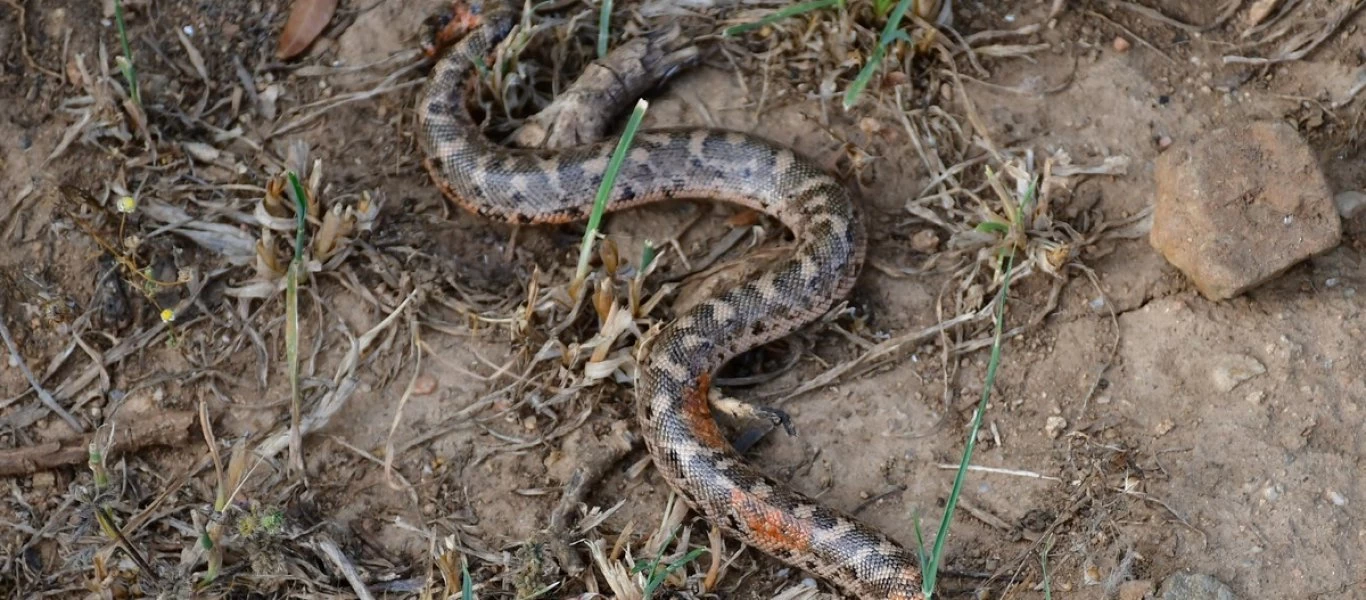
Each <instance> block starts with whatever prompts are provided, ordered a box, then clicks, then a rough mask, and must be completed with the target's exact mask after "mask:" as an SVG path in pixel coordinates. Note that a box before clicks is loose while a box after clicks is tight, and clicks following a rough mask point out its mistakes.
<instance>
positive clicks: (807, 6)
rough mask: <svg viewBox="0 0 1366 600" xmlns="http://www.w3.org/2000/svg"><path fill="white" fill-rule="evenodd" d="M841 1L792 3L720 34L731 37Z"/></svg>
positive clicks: (728, 28) (823, 0)
mask: <svg viewBox="0 0 1366 600" xmlns="http://www.w3.org/2000/svg"><path fill="white" fill-rule="evenodd" d="M843 3H844V2H843V0H812V1H811V2H803V3H801V4H794V5H792V6H789V7H787V8H782V9H779V10H777V11H774V13H773V14H770V15H768V16H766V17H764V18H762V19H759V20H758V21H753V22H750V23H741V24H739V25H733V26H731V27H727V28H726V29H725V31H724V32H722V33H721V35H722V36H723V37H731V36H733V35H738V34H741V33H744V32H746V31H753V30H755V29H759V28H761V27H763V26H765V25H770V24H773V23H775V22H778V21H781V20H783V19H786V18H788V17H795V16H797V15H800V14H802V13H808V12H811V11H813V10H820V9H822V8H828V7H831V6H835V5H836V4H841V5H842V4H843Z"/></svg>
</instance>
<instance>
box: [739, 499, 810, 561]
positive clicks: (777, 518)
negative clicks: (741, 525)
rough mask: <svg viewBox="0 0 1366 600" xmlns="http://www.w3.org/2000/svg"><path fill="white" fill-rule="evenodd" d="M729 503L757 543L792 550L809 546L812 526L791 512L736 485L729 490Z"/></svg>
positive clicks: (800, 550)
mask: <svg viewBox="0 0 1366 600" xmlns="http://www.w3.org/2000/svg"><path fill="white" fill-rule="evenodd" d="M730 506H731V508H732V509H734V510H735V512H736V513H739V515H738V516H739V517H740V518H741V519H742V520H744V522H745V526H746V527H748V528H749V531H750V535H751V536H752V538H751V539H753V540H754V542H755V543H756V544H757V545H758V546H760V547H765V548H783V549H786V550H791V551H794V552H805V551H806V550H808V549H810V548H811V529H810V528H809V527H807V524H806V523H803V522H802V520H801V519H798V518H796V517H794V516H792V514H791V513H790V512H788V511H785V510H782V509H780V508H777V507H775V506H773V505H771V504H769V503H767V502H764V501H763V500H760V499H759V498H758V497H757V496H755V495H754V494H751V493H749V492H746V491H744V490H742V489H739V488H735V489H733V490H731V491H730Z"/></svg>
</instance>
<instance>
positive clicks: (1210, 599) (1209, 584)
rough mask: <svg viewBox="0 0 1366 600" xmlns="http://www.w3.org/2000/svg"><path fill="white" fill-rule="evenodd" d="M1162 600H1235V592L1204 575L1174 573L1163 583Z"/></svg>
mask: <svg viewBox="0 0 1366 600" xmlns="http://www.w3.org/2000/svg"><path fill="white" fill-rule="evenodd" d="M1162 600H1234V596H1233V590H1231V589H1229V587H1228V586H1227V585H1224V584H1223V583H1222V582H1220V581H1219V580H1218V579H1215V578H1213V577H1210V576H1209V575H1205V574H1202V573H1179V572H1178V573H1173V574H1172V575H1171V577H1168V578H1167V580H1166V581H1163V582H1162Z"/></svg>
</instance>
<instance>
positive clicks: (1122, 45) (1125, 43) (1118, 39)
mask: <svg viewBox="0 0 1366 600" xmlns="http://www.w3.org/2000/svg"><path fill="white" fill-rule="evenodd" d="M1114 44H1115V52H1128V51H1129V47H1130V44H1129V40H1127V39H1124V36H1122V35H1117V36H1115V42H1114Z"/></svg>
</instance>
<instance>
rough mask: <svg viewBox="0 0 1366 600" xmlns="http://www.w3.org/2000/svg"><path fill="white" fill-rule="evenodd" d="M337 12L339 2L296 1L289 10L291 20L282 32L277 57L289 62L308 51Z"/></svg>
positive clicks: (332, 0)
mask: <svg viewBox="0 0 1366 600" xmlns="http://www.w3.org/2000/svg"><path fill="white" fill-rule="evenodd" d="M335 12H337V0H294V4H293V5H292V6H290V8H289V20H288V21H285V28H284V29H283V30H281V31H280V47H279V49H278V50H276V51H275V56H277V57H278V58H280V59H282V60H288V59H290V58H294V57H295V56H298V55H299V53H301V52H303V51H304V50H306V49H308V46H309V45H310V44H312V43H313V40H315V39H317V38H318V34H321V33H322V32H323V29H324V28H325V27H327V23H328V22H329V21H331V20H332V14H333V13H335Z"/></svg>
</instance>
